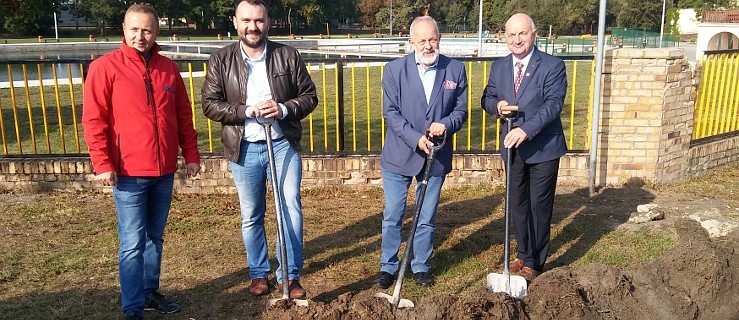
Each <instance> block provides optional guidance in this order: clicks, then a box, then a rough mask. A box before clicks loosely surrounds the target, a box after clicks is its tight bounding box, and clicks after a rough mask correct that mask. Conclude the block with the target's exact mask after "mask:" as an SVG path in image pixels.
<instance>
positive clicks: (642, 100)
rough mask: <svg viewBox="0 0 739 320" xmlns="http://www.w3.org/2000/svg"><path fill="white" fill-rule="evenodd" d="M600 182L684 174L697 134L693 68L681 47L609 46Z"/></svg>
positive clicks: (661, 178) (671, 177)
mask: <svg viewBox="0 0 739 320" xmlns="http://www.w3.org/2000/svg"><path fill="white" fill-rule="evenodd" d="M602 100H603V101H602V102H603V105H602V107H601V115H602V117H601V127H600V129H601V130H600V132H601V134H602V135H601V140H600V141H601V142H600V145H599V150H598V153H599V168H598V171H599V176H600V177H599V181H601V182H605V183H606V184H621V183H624V182H626V181H627V180H629V179H630V178H641V179H643V180H645V181H649V182H664V181H671V180H675V179H678V178H680V177H682V176H684V175H685V174H686V173H687V170H688V150H689V147H690V138H691V135H692V133H693V102H694V100H695V98H694V89H693V86H692V71H691V68H690V64H689V63H688V60H687V59H686V58H685V57H684V55H683V52H682V50H681V49H675V48H669V49H615V50H608V51H606V55H605V59H604V68H603V99H602Z"/></svg>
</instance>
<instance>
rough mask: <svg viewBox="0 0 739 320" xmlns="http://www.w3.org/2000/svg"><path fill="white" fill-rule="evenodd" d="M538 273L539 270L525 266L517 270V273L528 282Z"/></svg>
mask: <svg viewBox="0 0 739 320" xmlns="http://www.w3.org/2000/svg"><path fill="white" fill-rule="evenodd" d="M540 274H541V271H537V270H534V269H532V268H529V267H526V266H524V267H522V268H521V270H520V271H519V272H518V275H520V276H522V277H523V278H524V279H526V281H528V282H531V281H534V279H536V277H538V276H539V275H540Z"/></svg>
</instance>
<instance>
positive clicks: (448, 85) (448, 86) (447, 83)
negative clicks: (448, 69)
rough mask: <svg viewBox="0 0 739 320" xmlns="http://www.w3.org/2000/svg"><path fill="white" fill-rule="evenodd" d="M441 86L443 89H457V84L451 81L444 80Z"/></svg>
mask: <svg viewBox="0 0 739 320" xmlns="http://www.w3.org/2000/svg"><path fill="white" fill-rule="evenodd" d="M442 85H443V86H444V89H449V90H454V89H457V83H456V82H454V81H451V80H444V83H443V84H442Z"/></svg>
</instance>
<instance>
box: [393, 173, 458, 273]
mask: <svg viewBox="0 0 739 320" xmlns="http://www.w3.org/2000/svg"><path fill="white" fill-rule="evenodd" d="M422 179H423V172H421V173H419V174H418V175H417V176H416V182H419V181H421V180H422ZM412 180H413V177H411V176H404V175H400V174H397V173H392V172H389V171H387V170H385V169H382V187H383V188H384V189H385V212H384V213H383V216H382V256H381V258H380V271H385V272H388V273H391V274H395V273H396V272H397V271H398V250H399V249H400V242H401V234H400V233H401V232H400V230H401V227H402V223H403V213H404V212H405V207H406V199H407V197H408V188H409V187H410V185H411V182H412ZM442 184H444V177H433V176H432V177H430V178H429V182H428V185H427V187H426V195H425V197H424V199H423V206H422V207H421V214H420V216H419V218H418V228H417V229H416V235H415V237H414V239H413V260H411V271H413V273H416V272H428V271H429V269H431V265H430V264H429V262H428V261H429V258H430V257H431V252H432V251H433V247H434V231H435V230H436V207H437V206H438V204H439V194H440V193H441V186H442ZM419 188H420V184H417V185H416V199H418V195H419V193H418V191H419ZM417 205H418V204H416V206H417ZM414 213H415V212H414ZM410 227H411V226H407V228H410ZM408 230H410V229H408Z"/></svg>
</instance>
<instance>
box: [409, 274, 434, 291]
mask: <svg viewBox="0 0 739 320" xmlns="http://www.w3.org/2000/svg"><path fill="white" fill-rule="evenodd" d="M413 280H416V284H417V285H419V286H421V287H424V288H426V287H430V286H431V285H432V284H434V280H433V279H431V274H430V273H428V272H416V273H414V274H413Z"/></svg>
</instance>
